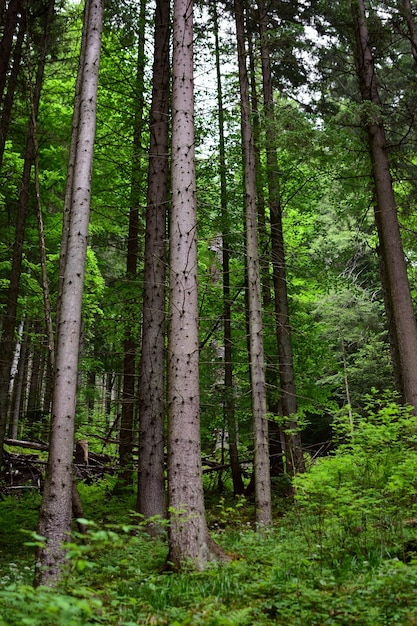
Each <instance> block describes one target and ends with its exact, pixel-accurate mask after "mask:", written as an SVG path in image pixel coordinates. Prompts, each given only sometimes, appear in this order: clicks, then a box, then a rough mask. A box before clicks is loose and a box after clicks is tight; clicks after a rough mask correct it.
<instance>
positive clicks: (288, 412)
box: [258, 1, 305, 476]
mask: <svg viewBox="0 0 417 626" xmlns="http://www.w3.org/2000/svg"><path fill="white" fill-rule="evenodd" d="M258 8H259V25H260V32H261V61H262V79H263V80H262V84H263V95H264V108H265V118H266V136H267V149H266V158H267V179H268V193H269V197H268V205H269V214H270V220H271V243H272V272H273V283H274V302H275V324H276V337H277V346H278V367H279V380H280V386H281V404H282V411H283V416H284V417H285V418H286V420H287V422H286V426H285V437H286V455H285V461H286V469H287V473H288V474H289V475H290V476H292V475H293V474H295V473H296V472H303V471H304V470H305V464H304V457H303V450H302V447H301V437H300V433H299V432H298V425H297V421H296V413H297V395H296V387H295V372H294V361H293V355H292V343H291V326H290V313H289V305H288V289H287V270H286V265H285V249H284V235H283V229H282V209H281V201H280V190H279V174H278V171H279V169H278V158H277V148H276V146H277V138H276V131H275V114H274V98H273V90H272V76H271V60H270V53H269V46H268V39H267V38H268V33H267V16H266V9H265V3H264V2H263V1H260V2H258Z"/></svg>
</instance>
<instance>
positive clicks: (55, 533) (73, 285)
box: [35, 0, 103, 585]
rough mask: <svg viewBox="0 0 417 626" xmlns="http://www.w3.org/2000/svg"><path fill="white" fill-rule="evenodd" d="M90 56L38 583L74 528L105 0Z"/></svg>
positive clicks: (54, 573) (94, 16)
mask: <svg viewBox="0 0 417 626" xmlns="http://www.w3.org/2000/svg"><path fill="white" fill-rule="evenodd" d="M88 5H90V6H89V10H88V9H86V11H85V16H86V17H87V19H88V22H87V27H86V32H87V42H86V46H85V55H84V56H83V57H80V65H79V72H82V80H80V81H79V84H80V87H81V93H80V96H79V103H80V106H79V111H78V113H79V117H78V120H77V122H78V123H76V124H75V125H74V127H75V129H76V132H77V142H76V145H77V150H76V158H75V163H74V171H73V177H72V186H73V189H72V193H71V194H70V196H71V199H72V202H71V216H70V224H69V232H68V239H67V242H66V253H67V254H66V263H65V269H64V276H63V280H62V283H61V284H62V294H61V304H60V309H59V318H58V320H57V342H56V365H55V377H54V390H53V400H52V421H51V434H50V449H49V458H48V467H47V473H46V480H45V487H44V492H43V497H42V504H41V510H40V518H39V525H38V532H39V534H40V535H42V536H43V537H45V538H46V543H45V546H44V547H43V548H42V549H40V550H39V553H38V559H37V570H36V576H35V582H36V583H37V584H46V585H54V584H56V582H57V581H58V580H59V577H60V575H61V569H62V565H63V563H64V558H65V552H64V549H63V545H62V544H63V542H64V541H66V540H67V539H68V532H69V531H70V530H71V508H72V507H71V505H72V484H73V477H72V457H73V445H74V422H75V408H76V391H77V379H78V355H79V354H78V353H79V342H80V334H81V301H82V294H83V287H84V273H85V259H86V253H87V236H88V223H89V216H90V195H91V171H92V161H93V149H94V136H95V126H96V101H97V84H98V69H99V59H100V44H101V29H102V19H103V1H102V0H87V3H86V6H87V7H88Z"/></svg>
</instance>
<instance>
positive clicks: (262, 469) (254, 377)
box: [234, 0, 272, 527]
mask: <svg viewBox="0 0 417 626" xmlns="http://www.w3.org/2000/svg"><path fill="white" fill-rule="evenodd" d="M234 7H235V17H236V34H237V46H238V63H239V85H240V99H241V126H242V143H243V156H244V176H245V224H246V267H247V276H248V290H247V296H248V312H249V352H250V371H251V388H252V412H253V425H254V426H253V428H254V473H255V506H256V521H257V523H258V525H259V526H260V527H262V526H268V525H269V524H271V522H272V509H271V481H270V473H269V453H268V422H267V419H266V389H265V370H264V349H263V336H262V304H261V280H260V267H259V253H258V230H257V214H256V180H255V158H254V146H253V137H252V127H251V122H250V104H249V84H248V74H247V69H246V60H245V59H246V51H245V25H244V5H243V2H242V0H235V3H234Z"/></svg>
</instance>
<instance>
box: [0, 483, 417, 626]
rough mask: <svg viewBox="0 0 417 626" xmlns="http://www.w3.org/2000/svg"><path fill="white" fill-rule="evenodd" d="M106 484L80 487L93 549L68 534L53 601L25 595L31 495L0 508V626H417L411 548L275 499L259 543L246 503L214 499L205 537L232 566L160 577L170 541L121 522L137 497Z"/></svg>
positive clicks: (37, 593) (45, 595)
mask: <svg viewBox="0 0 417 626" xmlns="http://www.w3.org/2000/svg"><path fill="white" fill-rule="evenodd" d="M111 481H112V479H111V478H108V479H105V480H103V481H99V482H96V483H94V484H92V485H90V486H87V485H84V484H82V485H81V495H82V499H83V501H84V504H85V516H86V518H87V519H88V520H90V524H89V539H88V541H87V542H85V541H82V540H81V539H80V538H79V537H78V538H77V536H76V535H75V538H74V540H73V542H72V543H71V544H70V546H69V550H70V551H69V555H70V556H69V560H68V571H67V574H66V577H65V580H64V581H63V583H62V586H61V588H60V589H59V590H55V591H50V590H47V589H42V588H41V589H38V590H34V589H33V588H32V586H31V581H32V577H33V566H34V555H35V546H34V544H35V543H36V537H35V536H34V535H33V532H32V531H34V529H35V528H36V522H37V514H38V508H39V503H40V496H39V494H38V493H37V492H36V491H35V490H33V491H30V492H29V493H27V492H26V493H24V494H22V495H21V496H20V497H19V498H16V497H15V496H6V497H4V498H3V499H2V500H1V502H0V625H1V626H15V625H16V626H17V625H22V624H24V625H30V626H38V625H39V626H40V625H52V626H82V625H90V624H91V625H92V624H115V625H116V624H118V625H121V626H132V625H134V624H136V625H137V624H143V625H167V626H179V625H192V626H194V625H195V626H198V625H200V624H201V625H203V624H204V625H207V626H245V625H248V626H251V625H255V624H256V625H259V626H262V625H271V624H278V625H279V624H282V625H284V624H285V626H296V625H298V626H319V625H320V626H322V625H327V624H329V625H337V624H352V623H353V624H360V625H363V626H379V625H381V626H382V625H391V624H400V625H404V626H406V625H407V626H411V625H413V624H417V562H415V561H413V553H412V542H411V540H410V541H408V545H409V553H408V554H407V555H404V549H402V552H401V551H400V550H399V549H398V551H397V553H396V552H395V550H396V547H395V546H396V544H395V542H393V543H392V542H391V543H392V547H391V548H390V550H391V551H390V550H388V548H387V546H386V545H385V548H384V549H382V547H381V546H382V544H381V542H380V541H379V540H378V541H376V539H375V534H373V535H372V537H371V535H370V534H369V533H367V531H366V529H356V531H355V532H356V536H355V535H354V533H353V531H352V532H350V533H349V534H348V533H347V532H345V534H344V535H343V534H342V535H341V534H340V528H339V529H338V530H337V533H338V535H337V537H336V536H334V535H333V534H332V533H333V530H334V529H332V528H331V527H330V526H329V524H328V523H327V522H326V519H324V518H323V517H322V519H320V518H319V517H317V516H316V517H312V516H311V514H307V513H306V512H305V511H302V510H300V509H299V507H298V506H296V505H292V504H289V503H288V502H287V501H285V499H279V498H277V500H276V502H275V507H274V508H275V511H277V515H276V520H275V524H274V527H273V528H272V529H270V530H268V531H267V532H263V533H262V534H260V533H258V532H256V530H255V529H254V528H253V526H252V520H253V506H252V505H251V504H250V502H248V501H246V500H245V499H243V498H240V499H239V498H233V497H232V496H228V497H226V496H217V495H211V496H210V497H209V498H208V501H207V509H208V520H209V525H210V528H211V531H212V534H213V536H214V538H215V539H216V541H218V542H219V543H220V544H221V545H222V546H223V547H224V549H225V550H226V551H227V552H229V553H230V554H231V555H232V557H233V558H232V560H231V561H230V562H228V563H223V564H217V565H212V566H210V567H209V568H208V569H207V570H206V571H204V572H194V571H191V570H190V571H184V572H180V573H172V572H167V571H165V570H164V567H163V566H164V563H165V561H166V558H167V543H166V539H165V538H164V537H163V538H161V539H153V538H150V537H149V536H148V535H147V533H146V532H145V531H144V530H143V529H141V527H140V526H139V529H138V525H137V518H136V519H135V518H134V517H132V516H131V515H129V513H128V512H129V511H131V510H133V508H134V498H133V496H129V497H126V498H120V497H119V498H116V497H114V496H112V495H111ZM133 530H134V532H133ZM381 532H382V530H381ZM31 533H32V534H31ZM384 533H385V531H384ZM366 534H367V536H365V535H366ZM385 537H386V533H385ZM385 543H386V541H385ZM398 545H400V544H398Z"/></svg>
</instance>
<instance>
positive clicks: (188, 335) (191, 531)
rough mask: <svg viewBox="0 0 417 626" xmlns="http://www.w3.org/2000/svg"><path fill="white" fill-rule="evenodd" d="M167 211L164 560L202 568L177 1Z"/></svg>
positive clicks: (205, 555)
mask: <svg viewBox="0 0 417 626" xmlns="http://www.w3.org/2000/svg"><path fill="white" fill-rule="evenodd" d="M172 109H173V127H172V211H171V222H170V279H169V334H168V429H169V442H168V478H169V483H168V493H169V506H170V508H171V524H170V528H169V544H170V552H169V560H170V561H171V562H172V563H173V565H174V567H176V568H180V567H181V566H183V565H185V564H186V563H187V562H191V563H192V564H193V566H194V567H196V568H197V569H203V568H204V566H205V565H206V563H207V562H208V561H209V560H210V559H211V558H213V557H214V554H215V553H214V550H213V546H212V544H211V542H210V539H209V535H208V529H207V523H206V519H205V508H204V497H203V483H202V468H201V449H200V415H199V413H200V406H199V404H200V403H199V371H198V356H199V351H198V303H197V233H196V227H197V224H196V188H195V147H194V95H193V3H192V1H190V0H176V1H175V2H174V22H173V93H172Z"/></svg>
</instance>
